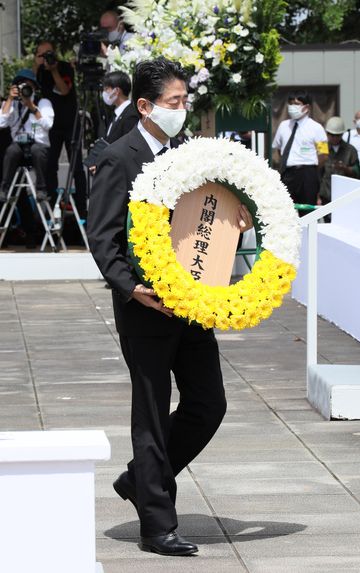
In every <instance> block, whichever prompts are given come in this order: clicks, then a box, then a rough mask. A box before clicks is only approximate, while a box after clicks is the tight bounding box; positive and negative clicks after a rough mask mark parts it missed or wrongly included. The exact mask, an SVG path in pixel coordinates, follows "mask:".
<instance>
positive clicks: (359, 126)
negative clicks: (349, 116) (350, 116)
mask: <svg viewBox="0 0 360 573" xmlns="http://www.w3.org/2000/svg"><path fill="white" fill-rule="evenodd" d="M355 127H356V128H357V129H360V119H355Z"/></svg>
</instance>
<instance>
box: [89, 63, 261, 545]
mask: <svg viewBox="0 0 360 573" xmlns="http://www.w3.org/2000/svg"><path fill="white" fill-rule="evenodd" d="M132 94H133V101H134V105H135V106H136V109H137V110H138V113H139V117H140V121H139V123H138V125H137V126H136V127H135V128H134V129H133V130H132V131H131V132H130V133H128V134H126V135H125V136H123V137H122V138H121V139H119V140H117V141H116V142H115V143H113V144H112V145H110V146H109V147H108V148H107V149H105V150H104V152H103V153H102V154H101V157H100V160H99V164H98V170H97V174H96V176H95V179H94V185H93V188H92V193H91V196H90V207H89V219H88V236H89V243H90V247H91V250H92V253H93V256H94V258H95V260H96V262H97V264H98V266H99V268H100V270H101V272H102V274H103V276H104V277H105V279H106V280H107V282H108V283H109V284H110V286H111V287H112V289H113V305H114V313H115V320H116V326H117V330H118V332H119V334H120V344H121V348H122V352H123V355H124V358H125V360H126V363H127V365H128V367H129V370H130V375H131V381H132V419H131V435H132V444H133V452H134V458H133V460H132V461H130V462H129V464H128V470H127V471H126V472H124V473H122V474H121V475H120V476H119V477H118V478H117V480H116V481H115V482H114V488H115V490H116V492H117V493H118V494H119V495H120V496H121V497H122V498H123V499H129V500H130V501H131V502H132V503H133V505H134V506H135V508H136V510H137V512H138V515H139V518H140V534H141V545H140V547H141V548H142V549H143V550H145V551H153V552H156V553H159V554H162V555H190V554H192V553H195V552H197V551H198V548H197V547H196V545H194V544H193V543H190V542H189V541H186V540H185V539H183V538H182V537H180V536H179V535H178V534H177V532H176V528H177V515H176V510H175V499H176V481H175V476H176V475H177V474H178V473H179V472H181V470H182V469H183V468H185V467H186V466H187V464H189V463H190V462H191V461H192V460H193V459H194V458H195V457H196V456H197V455H198V454H199V452H201V450H202V449H203V448H204V447H205V446H206V444H207V443H208V442H209V440H210V439H211V438H212V436H213V435H214V433H215V432H216V430H217V428H218V427H219V425H220V423H221V420H222V418H223V416H224V414H225V410H226V400H225V392H224V387H223V381H222V375H221V370H220V361H219V351H218V346H217V342H216V340H215V336H214V333H213V331H212V329H209V330H204V329H203V328H201V327H199V326H189V325H188V324H187V323H186V322H185V321H184V320H180V319H178V318H177V317H175V316H173V315H172V311H171V310H170V309H168V308H166V307H165V306H164V304H163V302H162V301H161V300H159V299H158V298H157V297H156V295H155V293H154V291H153V290H152V289H150V288H146V287H145V286H144V285H142V284H141V282H140V280H139V278H138V277H137V275H136V273H135V270H134V266H133V264H132V261H131V258H130V256H129V251H128V244H127V233H126V221H127V213H128V201H129V195H128V193H129V191H130V190H131V188H132V183H133V181H134V180H135V178H136V176H137V175H138V174H139V173H140V172H141V170H142V166H143V164H144V163H147V162H151V161H153V160H154V156H155V155H156V154H158V153H163V152H164V150H166V148H168V147H177V145H178V143H177V142H176V140H174V139H172V137H173V136H175V135H176V134H177V133H178V132H179V131H180V129H181V127H182V125H183V123H184V120H185V115H186V111H185V105H186V100H187V90H186V82H185V75H184V71H183V69H182V68H181V67H180V65H179V64H177V63H173V62H170V61H168V60H165V59H164V58H158V59H157V60H154V61H144V62H140V63H139V64H137V66H136V70H135V73H134V77H133V90H132ZM238 219H239V224H240V226H242V227H243V230H246V229H247V228H249V227H251V226H252V221H251V216H250V215H249V213H248V211H247V210H246V209H245V208H243V207H241V210H240V211H239V217H238ZM171 371H172V372H173V374H174V377H175V381H176V385H177V387H178V390H179V393H180V399H179V404H178V406H177V409H176V410H175V411H174V412H172V413H171V414H170V413H169V410H170V397H171V378H170V372H171Z"/></svg>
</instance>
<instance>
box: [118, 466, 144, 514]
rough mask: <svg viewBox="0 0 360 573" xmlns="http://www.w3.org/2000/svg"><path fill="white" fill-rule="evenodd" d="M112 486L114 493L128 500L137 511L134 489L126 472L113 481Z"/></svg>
mask: <svg viewBox="0 0 360 573" xmlns="http://www.w3.org/2000/svg"><path fill="white" fill-rule="evenodd" d="M113 488H114V490H115V491H116V493H117V494H118V495H119V496H120V497H122V498H123V499H124V500H127V499H128V500H129V501H131V503H132V504H133V506H134V507H135V509H136V511H137V509H138V508H137V503H136V490H135V487H134V486H133V484H132V483H131V481H130V480H129V474H128V472H124V473H122V474H120V475H119V477H118V478H117V479H116V480H115V481H114V483H113Z"/></svg>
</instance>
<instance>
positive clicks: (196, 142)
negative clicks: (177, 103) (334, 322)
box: [130, 86, 302, 267]
mask: <svg viewBox="0 0 360 573" xmlns="http://www.w3.org/2000/svg"><path fill="white" fill-rule="evenodd" d="M200 87H205V86H200ZM207 181H219V182H221V181H227V182H228V183H229V184H230V185H235V187H237V188H238V189H244V191H245V193H246V194H247V195H248V196H249V197H250V198H251V199H252V200H253V201H254V202H255V203H256V205H257V218H258V219H259V221H260V222H261V224H262V226H263V228H262V231H261V233H262V235H263V241H262V246H263V248H264V249H266V250H269V251H271V252H272V253H273V254H274V255H275V256H276V257H278V258H279V259H282V260H283V261H285V262H287V263H289V264H292V265H294V266H295V267H297V266H298V264H299V247H300V242H301V235H302V232H301V226H300V223H299V216H298V214H297V212H296V210H295V209H294V205H293V202H292V199H291V198H290V195H289V193H288V191H287V189H286V187H285V186H284V185H283V183H282V182H281V180H280V176H279V173H278V172H277V171H274V170H272V169H270V168H269V166H268V163H267V161H265V160H264V159H262V158H261V157H259V156H257V155H256V153H255V152H253V151H250V150H248V149H246V148H245V147H244V146H243V145H241V144H240V143H236V142H232V141H228V140H226V139H215V138H194V139H191V140H190V141H189V142H187V143H185V144H183V145H181V146H180V147H178V148H176V149H172V150H170V151H169V152H168V153H165V154H164V155H161V156H160V157H158V158H156V159H155V161H154V162H153V163H148V164H147V165H145V166H144V168H143V173H141V174H140V175H138V177H137V178H136V180H135V182H134V184H133V189H132V191H131V192H130V199H131V201H143V200H146V201H147V202H148V203H153V204H155V205H166V206H167V207H168V208H169V209H174V207H175V205H176V203H177V201H178V199H179V198H180V196H181V195H182V194H183V193H188V192H190V191H192V190H194V189H196V188H198V187H200V186H201V185H203V184H204V183H206V182H207Z"/></svg>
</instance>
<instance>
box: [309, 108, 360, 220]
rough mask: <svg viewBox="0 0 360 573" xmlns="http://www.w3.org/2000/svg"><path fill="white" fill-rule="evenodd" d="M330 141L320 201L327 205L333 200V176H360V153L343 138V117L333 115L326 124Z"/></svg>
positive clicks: (322, 178)
mask: <svg viewBox="0 0 360 573" xmlns="http://www.w3.org/2000/svg"><path fill="white" fill-rule="evenodd" d="M325 129H326V133H327V137H328V141H329V155H328V158H327V160H326V161H325V163H324V165H323V167H322V168H321V172H320V173H321V182H320V191H319V199H320V200H319V203H321V204H322V205H326V204H327V203H329V202H330V201H331V176H332V175H345V176H346V177H356V178H358V177H359V176H360V166H359V159H358V154H357V151H356V149H355V147H354V146H353V145H350V144H349V143H346V142H345V141H344V140H343V134H344V133H345V123H344V121H343V119H342V118H341V117H338V116H334V117H331V118H330V119H329V120H328V121H327V123H326V126H325ZM324 219H325V221H326V222H330V221H331V215H326V216H325V217H324Z"/></svg>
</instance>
